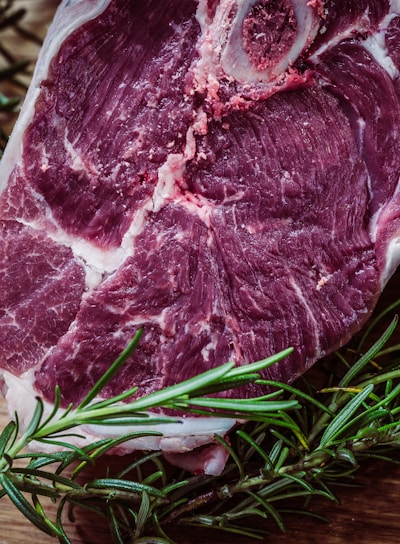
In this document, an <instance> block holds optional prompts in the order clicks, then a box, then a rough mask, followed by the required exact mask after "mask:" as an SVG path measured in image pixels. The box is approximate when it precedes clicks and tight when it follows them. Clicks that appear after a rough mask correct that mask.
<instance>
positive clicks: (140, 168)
mask: <svg viewBox="0 0 400 544" xmlns="http://www.w3.org/2000/svg"><path fill="white" fill-rule="evenodd" d="M399 14H400V2H399V1H398V0H392V1H389V0H379V1H378V0H375V1H374V0H370V1H368V0H346V1H343V0H340V1H339V0H327V1H325V2H324V1H322V0H313V1H307V0H292V1H290V0H275V1H272V0H271V1H268V0H219V1H218V0H162V1H161V0H146V1H142V2H133V1H132V0H95V1H93V0H63V1H62V2H61V4H60V7H59V9H58V12H57V14H56V17H55V20H54V22H53V24H52V26H51V27H50V29H49V33H48V37H47V39H46V42H45V44H44V47H43V49H42V53H41V56H40V58H39V61H38V64H37V68H36V71H35V75H34V78H33V82H32V85H31V87H30V90H29V93H28V96H27V98H26V100H25V103H24V106H23V110H22V112H21V115H20V117H19V120H18V122H17V125H16V127H15V130H14V132H13V135H12V138H11V140H10V142H9V145H8V148H7V150H6V153H5V155H4V158H3V160H2V163H1V166H0V191H1V192H0V229H1V238H0V239H1V242H0V256H1V258H0V262H1V263H3V272H2V275H1V278H0V320H1V321H0V345H1V346H2V349H1V353H0V368H1V376H2V378H1V379H2V384H3V392H4V395H5V396H6V398H7V401H8V403H9V407H10V410H11V411H14V410H15V409H18V412H19V414H20V417H21V420H22V422H24V421H25V422H26V421H27V420H28V419H29V416H30V414H31V413H32V406H33V405H34V402H35V400H34V399H35V396H37V395H40V396H41V397H42V398H43V399H44V401H45V404H46V407H47V408H48V409H49V408H50V407H51V404H52V402H53V398H54V387H55V385H56V384H58V385H59V386H60V388H61V391H62V395H63V397H62V398H63V405H64V406H65V405H68V404H69V403H71V402H72V403H77V402H79V400H80V399H81V398H82V397H83V396H84V395H85V393H87V391H88V390H89V389H90V387H91V386H92V385H93V384H94V383H95V382H96V381H97V379H98V378H99V377H100V376H101V375H102V373H103V372H104V371H105V370H106V369H107V368H108V367H109V365H110V364H111V363H112V362H113V361H114V360H115V358H116V357H117V356H118V355H119V354H120V353H121V351H122V350H123V349H124V348H125V347H126V345H127V344H128V343H129V341H130V340H131V339H132V337H133V336H134V334H135V332H136V331H137V330H138V329H139V328H142V329H143V331H144V334H143V337H142V340H141V342H140V345H139V348H138V349H137V351H136V352H135V354H134V355H133V356H132V357H131V358H130V360H129V361H128V363H127V364H126V365H125V367H124V368H123V369H122V371H121V373H120V375H119V376H118V378H117V379H115V380H113V381H112V382H111V383H110V384H109V386H108V387H107V388H106V390H105V391H104V394H105V395H106V396H110V395H115V394H118V393H120V392H121V391H123V390H125V389H127V388H131V387H133V386H136V385H138V386H139V387H140V395H143V394H146V393H150V392H152V391H154V390H157V389H160V388H162V387H164V386H167V385H170V384H172V383H176V382H177V381H179V380H183V379H186V378H189V377H191V376H193V375H195V374H198V373H200V372H202V371H204V370H207V369H209V368H212V367H215V366H217V365H220V364H222V363H224V362H226V361H228V360H233V361H235V362H236V363H237V364H238V365H245V364H246V363H249V362H253V361H256V360H259V359H261V358H264V357H266V356H268V355H271V354H273V353H275V352H278V351H280V350H281V349H284V348H286V347H289V346H293V347H294V352H293V355H292V356H290V357H289V358H287V359H286V360H284V361H282V362H281V363H279V364H278V365H275V366H273V367H272V368H270V369H268V370H267V371H266V373H265V375H266V376H267V377H269V378H272V379H278V380H282V381H288V382H290V381H293V379H295V377H297V376H298V375H300V374H301V373H303V372H304V371H305V370H306V369H308V368H309V367H310V366H311V365H312V364H313V363H314V362H315V361H316V360H317V359H319V358H321V357H322V356H324V355H325V354H327V353H330V352H331V351H332V350H334V349H336V348H338V347H339V346H340V345H342V344H343V343H345V342H346V341H347V340H348V339H349V338H350V336H351V335H352V334H353V333H354V332H355V331H357V330H358V329H359V328H360V327H361V326H362V324H363V323H364V322H365V320H366V319H367V318H368V316H369V315H370V313H371V311H372V309H373V308H374V305H375V303H376V301H377V298H378V297H379V295H380V293H381V291H382V289H383V287H384V286H385V284H386V282H387V281H388V279H389V277H390V276H391V275H392V273H393V271H394V270H395V268H396V267H397V265H398V263H399V259H400V252H399V249H400V246H399V243H400V235H399V233H400V217H399V216H400V194H399V178H400V153H399V151H398V149H399V130H400V102H399V101H400V84H399V70H400V45H399V44H400V17H399ZM262 392H263V391H262V389H261V388H260V387H259V386H257V387H256V386H251V387H248V388H247V389H243V390H242V391H241V394H242V395H243V396H254V395H257V394H260V393H262ZM229 394H230V392H228V393H227V395H229ZM233 394H235V395H237V392H235V393H233ZM182 421H183V422H184V423H182V424H181V425H176V426H174V427H171V426H168V427H166V428H165V429H163V431H164V433H165V434H164V437H163V438H157V439H155V438H152V439H151V441H150V440H149V441H146V440H144V441H142V442H132V443H129V444H127V446H126V449H127V450H129V449H135V448H161V449H163V450H164V451H165V452H166V453H172V454H176V453H180V452H185V451H188V450H192V449H194V448H196V447H198V446H201V445H203V444H207V443H209V442H211V441H212V437H213V435H214V433H219V434H221V435H224V434H225V433H226V432H227V430H228V428H229V426H230V425H231V422H230V421H227V420H223V419H222V420H219V419H214V418H213V419H211V420H209V419H206V418H192V417H190V418H188V417H187V418H183V419H182ZM102 432H103V431H100V430H99V429H94V428H92V429H87V433H88V436H96V435H98V434H99V433H100V434H101V433H102ZM214 450H215V451H216V450H218V448H214V449H213V447H211V448H209V449H207V450H206V452H203V453H204V455H203V457H202V459H203V460H202V461H201V463H203V464H201V466H200V465H199V464H198V465H197V470H204V471H206V472H218V471H219V470H220V469H221V467H222V465H223V461H221V462H219V461H216V458H217V456H216V455H214V453H213V452H214ZM204 458H206V460H205V461H204Z"/></svg>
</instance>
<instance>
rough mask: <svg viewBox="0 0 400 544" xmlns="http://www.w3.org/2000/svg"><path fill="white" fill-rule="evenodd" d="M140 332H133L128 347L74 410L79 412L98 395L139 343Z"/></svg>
mask: <svg viewBox="0 0 400 544" xmlns="http://www.w3.org/2000/svg"><path fill="white" fill-rule="evenodd" d="M142 333H143V330H142V329H139V330H138V331H137V333H136V334H135V336H134V338H133V340H132V341H131V342H130V344H129V345H128V347H127V348H126V349H125V350H124V351H123V352H122V353H121V355H120V356H119V357H118V358H117V359H116V360H115V361H114V363H113V364H112V365H111V366H110V368H109V369H108V370H107V371H106V372H105V373H104V374H103V375H102V377H101V378H100V379H99V380H98V381H97V382H96V384H95V385H94V386H93V387H92V389H91V390H90V391H89V393H88V394H87V395H86V397H85V398H84V399H83V400H82V402H81V403H80V404H79V406H77V408H76V412H79V411H80V410H82V409H83V408H84V407H85V406H87V405H88V404H89V403H90V402H91V401H92V400H93V399H94V398H95V397H96V396H97V395H98V393H99V392H100V391H101V390H102V389H104V386H105V385H106V384H108V383H109V382H110V381H111V380H112V378H113V377H114V376H115V375H116V374H117V372H118V371H119V369H120V368H121V367H122V366H123V365H124V364H125V362H126V360H127V359H129V357H130V356H131V355H132V353H133V352H134V351H135V349H136V347H137V345H138V343H139V340H140V338H141V336H142Z"/></svg>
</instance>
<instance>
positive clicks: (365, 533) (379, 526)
mask: <svg viewBox="0 0 400 544" xmlns="http://www.w3.org/2000/svg"><path fill="white" fill-rule="evenodd" d="M16 4H18V5H24V4H27V5H28V6H29V18H28V20H27V23H28V25H29V26H30V28H33V29H34V30H35V31H36V32H38V33H39V34H42V35H43V33H44V31H45V27H46V25H47V22H48V21H49V19H50V17H51V14H52V12H53V11H54V8H55V6H56V5H57V0H25V1H24V0H20V1H18V2H16ZM32 6H35V8H34V9H32ZM9 39H10V40H11V42H10V43H11V47H12V50H13V52H14V53H15V54H17V55H20V54H21V55H22V56H23V57H24V58H26V57H27V56H28V57H32V58H34V56H35V55H36V53H37V47H36V46H34V45H32V44H31V43H28V42H25V41H24V40H21V39H20V38H18V40H16V38H15V36H14V35H12V34H11V35H10V36H9ZM21 50H22V51H23V53H21ZM399 282H400V274H398V275H397V276H396V277H395V278H394V280H392V282H391V284H390V286H389V288H388V289H387V290H386V292H385V294H384V297H383V299H384V300H383V303H385V301H386V302H389V301H390V300H393V299H394V298H395V297H396V298H397V294H396V293H397V291H398V288H397V286H398V284H399ZM399 342H400V333H399ZM8 421H9V417H8V415H7V412H6V407H5V405H4V401H3V400H0V428H2V427H3V426H4V425H5V424H6V423H7V422H8ZM118 462H119V463H121V462H122V463H123V462H124V461H123V460H119V461H118ZM357 481H358V483H359V484H360V487H356V488H342V489H340V488H339V489H337V494H338V496H339V498H340V499H341V504H340V505H336V504H334V503H331V502H329V501H322V500H321V499H319V501H318V502H314V503H312V504H313V510H314V511H316V512H318V513H319V514H321V515H323V516H325V517H327V518H328V519H329V522H328V523H323V522H321V521H317V520H314V519H304V518H299V517H296V516H293V515H292V516H287V517H286V518H285V522H286V526H287V531H286V533H285V534H280V533H279V531H278V530H277V529H275V528H274V526H273V525H269V526H268V527H270V528H271V529H272V532H271V537H270V538H268V539H267V540H266V541H268V542H274V543H275V544H283V543H287V542H292V541H293V542H296V543H297V544H313V543H316V544H317V543H318V544H319V543H320V542H321V541H323V542H324V544H342V543H345V542H360V543H364V544H395V543H396V544H397V543H398V542H400V519H399V512H400V466H395V465H390V464H385V463H376V462H375V463H368V464H367V465H365V466H364V467H363V468H362V469H360V471H359V472H358V473H357ZM50 509H53V511H54V507H52V506H50ZM66 526H67V529H68V531H69V535H70V537H71V539H72V541H73V543H74V544H108V543H109V542H110V538H109V536H108V534H107V533H106V532H105V531H104V527H103V526H102V525H101V524H100V523H99V520H98V519H97V518H92V517H88V516H87V515H86V514H84V513H81V514H80V515H78V518H77V521H76V523H75V525H73V526H72V525H71V524H68V523H67V525H66ZM194 531H195V533H194ZM194 535H195V536H194ZM172 536H173V537H174V540H175V541H176V542H177V543H178V544H189V543H190V544H191V543H196V544H209V543H210V544H211V543H221V544H222V543H224V542H226V543H228V542H229V543H230V544H236V543H238V544H239V543H242V544H249V543H250V542H254V541H250V540H249V539H247V538H244V537H235V536H224V535H223V534H220V533H209V532H206V531H201V530H198V529H194V530H193V529H189V530H185V529H183V528H182V529H179V528H176V529H175V530H174V532H173V533H172ZM27 542H33V543H36V542H37V543H43V544H47V543H50V542H54V539H52V538H50V537H47V536H46V535H43V534H42V533H40V532H39V531H38V530H36V529H35V528H34V527H33V526H32V525H30V524H29V523H28V522H27V521H25V519H24V518H23V516H22V515H21V514H19V512H17V511H16V509H15V507H14V506H13V505H12V504H11V503H10V502H9V501H8V499H6V498H3V499H1V501H0V544H22V543H24V544H25V543H27Z"/></svg>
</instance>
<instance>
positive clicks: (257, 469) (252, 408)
mask: <svg viewBox="0 0 400 544" xmlns="http://www.w3.org/2000/svg"><path fill="white" fill-rule="evenodd" d="M399 304H400V301H397V302H396V303H395V304H393V305H392V306H391V307H390V308H388V309H387V310H385V311H384V312H383V313H382V314H380V315H379V316H378V317H377V318H376V319H375V320H374V322H373V323H372V324H371V326H370V327H369V328H368V329H367V330H366V331H365V332H364V333H363V335H362V336H361V338H358V339H357V342H358V344H357V345H354V349H353V348H352V349H350V348H349V347H347V348H343V349H342V350H341V351H340V352H338V353H337V354H335V364H334V365H333V367H334V369H335V370H334V371H329V372H327V378H326V379H325V380H324V381H325V385H324V387H323V388H322V389H321V388H319V389H317V388H316V386H315V385H313V384H312V382H310V381H309V380H308V379H305V378H303V379H302V380H301V381H300V382H299V384H297V385H296V387H294V386H292V385H288V384H284V383H277V382H272V381H269V380H263V379H261V378H260V372H261V371H262V370H263V369H264V368H266V367H268V366H270V365H272V364H276V363H277V362H279V360H281V359H282V358H283V357H285V356H287V355H288V353H289V352H290V350H286V351H285V352H282V353H279V354H277V355H276V356H273V357H270V358H268V359H266V360H264V361H260V362H258V363H254V364H252V365H248V366H246V367H244V368H243V367H242V368H236V367H235V366H234V365H233V364H232V363H227V364H225V365H222V366H221V367H218V368H216V369H213V370H211V371H209V372H206V373H204V374H201V375H199V376H197V377H195V378H192V379H190V380H188V381H185V382H182V383H179V384H177V385H175V386H172V387H169V388H166V389H163V390H161V391H158V392H155V393H153V394H151V395H148V396H145V397H142V398H139V399H138V400H135V401H131V402H123V403H121V401H127V399H128V398H129V397H131V396H132V394H135V393H136V390H130V391H127V392H126V393H125V394H124V395H121V396H119V397H115V398H111V399H108V400H100V401H96V398H97V397H98V395H99V393H101V391H102V389H103V388H104V387H105V385H106V384H107V383H108V382H109V381H110V379H112V378H113V377H114V376H115V375H116V374H117V372H118V371H119V369H120V367H121V365H123V364H124V362H125V360H126V359H127V358H128V357H129V356H130V354H131V353H132V350H133V349H135V347H136V345H137V343H138V342H139V340H140V334H138V335H137V336H136V337H135V339H134V340H133V342H132V343H131V345H130V346H128V348H127V349H126V351H125V352H124V353H123V354H122V355H121V356H120V357H119V358H118V359H117V361H115V363H114V364H113V365H112V366H111V367H110V369H109V371H108V372H107V373H106V374H105V375H104V376H103V377H102V378H101V379H100V381H99V382H98V383H97V384H96V385H95V386H94V388H93V389H92V390H91V392H90V393H89V394H88V395H87V397H86V398H85V399H84V400H83V401H82V402H81V404H80V405H79V406H78V407H76V408H72V407H70V408H69V409H68V410H66V411H65V412H63V413H62V415H61V416H60V413H59V411H58V408H59V399H60V392H59V390H58V389H57V390H56V403H55V407H54V410H53V412H52V413H51V414H50V415H47V416H45V415H44V412H43V404H42V402H41V401H40V400H38V401H37V407H36V411H35V413H34V414H33V417H32V421H31V423H30V425H29V426H28V428H27V429H26V430H25V431H23V432H22V433H19V425H18V415H17V414H16V418H15V421H11V422H10V423H9V424H8V425H7V426H6V427H5V429H4V430H3V432H2V433H1V435H0V497H3V496H8V497H9V499H11V501H12V502H13V503H14V505H15V506H16V508H18V509H19V510H20V511H21V512H22V513H23V514H24V515H25V516H26V518H27V519H28V520H29V521H30V522H32V523H33V524H34V525H35V526H36V527H38V528H39V529H40V530H42V531H44V532H45V533H47V534H49V535H53V536H54V537H56V538H58V540H59V542H62V543H70V542H71V540H70V538H69V537H68V535H67V534H66V530H65V527H64V525H65V518H66V515H67V514H68V515H69V517H70V518H72V519H73V517H74V512H75V509H76V508H82V509H87V510H90V511H91V512H95V513H97V514H99V515H100V516H102V517H103V518H104V520H106V521H107V522H108V526H109V530H110V535H111V537H110V538H112V541H113V542H115V543H118V544H122V543H133V542H136V543H139V542H148V543H150V542H154V543H160V544H161V543H165V544H166V543H171V542H173V540H172V539H171V538H170V537H169V536H168V534H169V532H170V530H171V529H173V530H174V532H175V533H176V528H177V527H179V526H181V527H188V526H194V527H199V526H200V527H206V528H216V529H218V530H220V531H221V530H223V531H227V532H230V533H234V534H237V535H245V536H246V537H248V538H249V537H253V538H255V539H258V538H260V539H263V538H265V534H266V532H267V531H268V529H271V525H270V524H269V521H268V520H270V521H272V522H275V523H276V524H278V526H279V527H280V528H281V529H283V528H284V526H283V521H282V519H281V513H280V510H281V509H285V507H286V506H287V501H288V500H291V499H293V498H296V499H298V500H301V501H304V504H306V502H307V501H308V499H310V498H312V497H323V498H325V499H328V500H332V501H337V498H336V493H335V492H334V486H335V483H336V482H338V481H339V482H341V481H343V478H346V477H348V476H349V475H350V474H352V473H353V472H354V471H356V470H357V468H358V466H359V464H360V462H361V461H362V460H363V459H371V458H374V457H375V458H379V459H386V460H391V461H394V460H395V459H396V450H397V448H398V447H399V446H400V357H399V348H400V346H398V345H390V343H389V339H390V338H391V336H392V334H393V332H394V331H395V329H396V326H397V321H398V320H397V317H396V316H394V317H391V319H390V323H389V325H388V326H387V327H386V329H385V330H384V332H383V334H382V335H381V336H380V337H379V338H378V340H376V341H375V342H374V343H373V344H372V345H371V346H369V347H367V342H368V339H370V338H371V335H372V334H373V330H374V328H375V327H376V326H377V324H378V323H381V322H382V320H383V319H384V318H386V319H387V316H389V315H391V313H392V312H393V310H394V308H395V307H396V306H398V305H399ZM331 362H332V361H331ZM250 382H256V383H263V384H264V385H265V386H266V387H268V388H269V389H270V391H271V393H269V394H267V395H265V396H263V397H259V398H254V399H246V400H243V399H230V400H228V399H224V398H215V397H208V395H210V394H214V393H216V392H219V391H224V390H228V389H234V388H236V387H240V386H243V385H246V384H248V383H250ZM153 408H163V409H164V408H165V409H168V412H169V413H173V411H174V410H178V411H182V410H184V411H185V412H187V413H195V414H208V415H209V416H210V417H215V416H223V417H232V418H235V419H241V420H243V419H245V420H247V423H245V424H242V425H240V426H239V427H237V428H236V430H234V431H233V432H232V433H231V436H230V441H229V442H228V441H227V440H225V439H223V438H221V437H215V438H216V440H217V441H218V442H220V444H221V445H222V446H223V447H225V448H226V449H227V450H228V451H229V453H230V458H229V461H228V463H227V465H226V467H225V469H224V471H223V472H222V474H221V475H220V476H206V475H192V474H190V473H188V472H185V471H182V470H180V469H174V468H173V467H170V466H168V464H167V463H166V462H165V461H164V460H163V458H162V455H161V453H160V452H158V451H152V452H142V453H140V454H137V455H136V456H134V457H127V458H126V465H125V466H124V468H123V469H119V471H118V472H117V473H115V474H112V473H111V469H110V468H109V467H108V468H107V469H104V470H105V472H104V474H99V473H97V472H96V467H97V466H98V463H99V460H100V458H101V457H102V456H104V454H106V453H107V452H109V451H110V450H111V449H113V448H115V447H117V446H120V445H121V444H122V443H123V442H124V441H126V440H129V439H131V438H133V437H137V436H147V435H152V434H154V432H152V431H148V430H146V428H147V427H148V425H149V424H153V423H157V422H159V421H160V416H159V415H156V414H154V415H151V414H150V415H149V412H148V411H149V410H151V409H153ZM167 420H170V421H174V418H173V417H169V418H167ZM164 421H165V420H164ZM87 424H97V425H107V426H110V425H111V426H112V425H118V426H121V425H128V426H129V425H132V424H134V425H136V426H137V425H140V426H141V428H142V429H143V431H140V432H138V431H135V432H133V433H132V432H131V433H130V432H127V434H125V435H123V436H119V437H118V438H106V439H104V440H99V441H97V442H94V443H88V444H87V446H84V447H77V446H72V445H71V444H70V439H71V437H77V436H79V428H80V426H82V425H87ZM33 442H35V443H36V445H37V444H43V450H44V451H42V452H39V453H33V452H28V453H27V452H26V447H27V446H29V445H30V444H32V443H33ZM49 445H56V446H58V447H60V448H61V450H60V451H58V452H57V453H45V450H46V449H48V446H49ZM21 461H23V463H24V465H23V466H22V467H21ZM93 466H94V467H95V469H94V472H95V474H96V476H95V477H93V475H90V476H88V475H87V468H88V467H93ZM89 474H93V471H91V472H89ZM48 497H50V498H51V499H52V501H53V502H54V503H56V504H57V505H58V509H57V513H56V514H55V515H54V516H53V517H51V516H50V515H49V514H48V513H47V512H46V507H45V506H44V502H43V499H45V498H48ZM264 520H266V521H264ZM260 521H262V523H260ZM255 526H256V527H258V528H257V529H255V528H254V527H255Z"/></svg>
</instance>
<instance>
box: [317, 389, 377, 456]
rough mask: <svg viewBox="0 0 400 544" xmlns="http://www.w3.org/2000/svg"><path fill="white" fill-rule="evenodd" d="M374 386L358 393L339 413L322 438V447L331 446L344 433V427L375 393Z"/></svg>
mask: <svg viewBox="0 0 400 544" xmlns="http://www.w3.org/2000/svg"><path fill="white" fill-rule="evenodd" d="M373 389H374V386H373V384H370V385H367V386H366V387H365V389H363V390H362V391H361V392H360V393H358V394H357V395H356V396H355V397H354V398H353V399H352V400H351V401H350V402H349V403H348V404H347V405H346V406H345V407H344V408H343V409H342V410H341V411H340V412H339V413H338V415H337V416H335V417H334V419H333V420H332V422H331V423H330V424H329V425H328V427H327V428H326V430H325V432H324V434H323V435H322V437H321V441H320V447H321V448H323V447H325V446H328V445H329V444H331V443H332V442H333V441H334V440H336V438H337V437H338V436H339V435H340V434H341V433H342V432H343V426H344V425H345V424H346V423H347V422H348V421H349V420H350V419H351V418H352V417H353V415H354V414H355V412H356V411H357V410H358V408H359V407H360V406H361V404H362V403H363V402H364V400H365V399H366V398H368V396H369V395H370V394H371V392H372V391H373Z"/></svg>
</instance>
